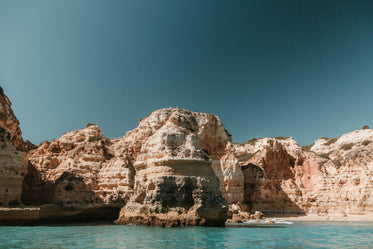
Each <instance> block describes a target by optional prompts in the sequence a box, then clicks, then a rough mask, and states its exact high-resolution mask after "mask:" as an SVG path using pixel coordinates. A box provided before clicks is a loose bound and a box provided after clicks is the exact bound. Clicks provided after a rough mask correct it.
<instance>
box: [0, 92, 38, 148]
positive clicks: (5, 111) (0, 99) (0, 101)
mask: <svg viewBox="0 0 373 249" xmlns="http://www.w3.org/2000/svg"><path fill="white" fill-rule="evenodd" d="M11 105H12V103H11V102H10V100H9V99H8V97H7V96H6V95H5V94H4V91H3V89H2V88H1V87H0V127H2V128H3V129H5V130H6V131H8V132H9V135H10V137H9V138H10V141H11V142H12V144H13V145H14V147H16V149H17V150H18V151H29V150H32V149H35V148H36V146H35V145H33V144H32V143H31V142H30V141H28V140H27V141H23V139H22V132H21V129H20V128H19V121H18V119H17V118H16V116H15V115H14V112H13V110H12V108H11Z"/></svg>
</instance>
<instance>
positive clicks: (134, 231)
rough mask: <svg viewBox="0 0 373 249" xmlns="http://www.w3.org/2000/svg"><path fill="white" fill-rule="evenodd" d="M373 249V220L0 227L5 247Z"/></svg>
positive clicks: (0, 237)
mask: <svg viewBox="0 0 373 249" xmlns="http://www.w3.org/2000/svg"><path fill="white" fill-rule="evenodd" d="M248 247H250V248H373V222H295V223H294V224H293V225H291V226H289V227H286V228H245V227H239V228H214V227H184V228H160V227H143V226H115V225H99V226H34V227H0V248H178V249H183V248H248Z"/></svg>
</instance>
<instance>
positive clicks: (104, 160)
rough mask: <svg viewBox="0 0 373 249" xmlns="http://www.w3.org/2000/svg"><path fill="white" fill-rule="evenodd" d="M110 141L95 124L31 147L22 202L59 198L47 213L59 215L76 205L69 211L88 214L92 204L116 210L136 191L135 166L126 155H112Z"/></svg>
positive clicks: (106, 210)
mask: <svg viewBox="0 0 373 249" xmlns="http://www.w3.org/2000/svg"><path fill="white" fill-rule="evenodd" d="M111 145H112V143H111V141H110V140H109V139H108V138H106V137H104V136H103V135H102V132H101V129H100V128H99V127H98V126H96V125H94V124H88V125H87V127H86V128H84V129H82V130H76V131H72V132H67V133H65V134H63V135H62V136H61V137H60V138H59V139H56V140H54V141H52V142H43V143H42V144H41V145H40V146H39V147H38V148H37V149H35V150H32V151H30V152H29V153H28V159H29V164H28V174H27V176H26V177H25V180H24V183H23V192H22V201H23V203H25V204H29V205H44V204H56V205H58V208H56V207H53V206H52V209H56V212H55V213H53V212H52V213H51V214H48V215H50V216H53V217H55V216H56V217H57V218H58V217H59V213H60V209H61V208H62V209H63V210H74V212H72V213H71V214H70V213H68V214H66V216H70V215H82V216H84V215H85V213H86V212H87V211H88V212H91V211H90V210H100V214H99V215H104V216H106V215H109V216H110V215H112V213H113V209H119V208H120V207H122V206H123V205H124V204H125V202H126V200H128V198H129V196H130V194H131V193H132V186H133V175H134V169H133V166H132V164H131V163H130V162H129V160H128V158H127V157H126V156H125V155H121V156H118V157H114V156H113V152H112V150H111V147H110V146H111ZM46 207H47V208H46V209H47V210H48V209H50V206H46ZM62 216H64V215H62Z"/></svg>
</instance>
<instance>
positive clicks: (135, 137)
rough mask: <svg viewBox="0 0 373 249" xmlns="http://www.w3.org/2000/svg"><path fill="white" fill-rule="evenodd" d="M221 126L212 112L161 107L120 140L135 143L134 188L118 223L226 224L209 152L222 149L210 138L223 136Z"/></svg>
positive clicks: (222, 202)
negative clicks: (220, 130) (219, 127)
mask: <svg viewBox="0 0 373 249" xmlns="http://www.w3.org/2000/svg"><path fill="white" fill-rule="evenodd" d="M211 120H213V121H214V123H212V122H211ZM220 124H221V123H219V122H218V119H217V118H216V117H215V116H214V115H209V114H203V113H197V112H191V111H186V110H183V109H162V110H158V111H155V112H153V113H152V114H151V115H150V116H149V117H147V118H146V119H144V120H142V121H141V123H140V126H139V127H138V128H136V129H135V130H133V131H131V132H129V133H127V135H126V136H125V137H124V138H123V141H122V142H124V143H127V144H129V143H130V142H128V141H136V142H135V143H134V144H133V145H132V147H131V148H132V150H131V151H133V153H134V154H135V155H136V160H135V164H134V165H135V169H136V176H135V186H134V195H133V196H132V198H131V201H130V202H129V203H127V204H126V205H125V206H124V207H123V209H122V211H121V213H120V217H119V219H118V220H117V223H118V224H128V223H133V224H142V225H158V226H179V225H207V226H223V225H224V222H225V220H226V217H227V210H228V206H227V203H226V201H225V200H224V198H223V197H222V195H221V192H220V191H219V181H218V178H217V177H216V176H215V174H214V171H213V169H212V168H211V160H210V157H209V154H208V150H210V151H216V150H218V149H219V148H218V146H216V143H211V140H209V139H208V137H209V136H211V137H212V138H213V139H215V140H218V139H219V138H218V137H217V136H216V131H217V130H218V128H217V126H219V125H220ZM223 131H224V129H223ZM141 142H142V145H141V147H140V143H141Z"/></svg>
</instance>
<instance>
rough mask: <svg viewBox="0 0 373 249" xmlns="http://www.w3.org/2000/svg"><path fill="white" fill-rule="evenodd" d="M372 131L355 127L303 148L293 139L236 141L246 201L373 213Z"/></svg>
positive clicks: (266, 208) (279, 207) (267, 207)
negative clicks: (352, 129)
mask: <svg viewBox="0 0 373 249" xmlns="http://www.w3.org/2000/svg"><path fill="white" fill-rule="evenodd" d="M372 135H373V131H372V130H371V129H366V130H357V131H353V132H351V133H347V134H345V135H343V136H341V137H340V138H338V139H333V140H330V139H325V138H323V139H320V140H318V141H316V142H315V143H314V145H313V146H312V147H311V148H305V149H304V148H301V147H300V146H299V145H298V144H297V143H296V142H295V141H294V140H293V139H292V138H281V139H276V138H263V139H259V140H256V141H251V142H250V143H246V144H236V145H235V149H236V150H235V154H236V158H238V160H239V164H240V165H241V169H242V172H243V174H244V185H245V188H244V189H245V190H244V195H245V203H247V204H248V208H249V209H250V210H252V211H253V210H261V211H262V212H298V213H318V214H324V213H342V214H366V213H372V212H373V206H372V204H373V202H372V195H371V194H370V193H372V187H373V177H372V175H373V171H372V165H373V160H372V159H373V158H372V154H371V151H372V150H373V147H372V145H371V143H370V142H367V141H372V140H373V136H372ZM329 141H331V142H329ZM306 150H309V151H306Z"/></svg>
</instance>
